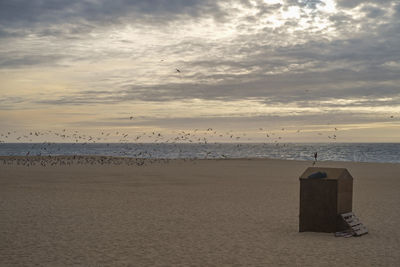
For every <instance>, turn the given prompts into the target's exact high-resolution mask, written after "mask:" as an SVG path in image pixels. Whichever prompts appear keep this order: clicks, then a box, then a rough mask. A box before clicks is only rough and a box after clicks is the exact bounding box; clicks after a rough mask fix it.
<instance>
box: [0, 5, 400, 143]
mask: <svg viewBox="0 0 400 267" xmlns="http://www.w3.org/2000/svg"><path fill="white" fill-rule="evenodd" d="M178 70H179V71H178ZM209 128H212V129H213V131H216V132H218V133H219V132H221V133H222V132H223V133H228V132H230V133H235V134H237V135H240V136H242V139H240V141H243V142H247V141H248V142H268V140H269V139H268V138H267V137H266V135H267V134H268V135H271V134H272V133H276V136H277V135H278V133H279V135H280V137H281V140H280V141H282V142H400V2H399V1H398V0H393V1H391V0H375V1H367V0H366V1H361V0H337V1H334V0H308V1H307V0H213V1H208V0H131V1H128V0H113V1H108V0H54V1H50V0H48V1H46V0H29V1H28V0H26V1H24V0H0V133H6V132H8V131H11V132H15V134H14V136H10V137H9V139H7V140H5V139H4V138H3V139H1V137H0V141H3V142H6V141H7V142H12V141H19V140H17V139H16V138H17V136H18V133H24V134H28V133H29V132H32V131H54V132H57V131H62V130H63V129H66V130H67V131H70V132H74V131H76V132H79V133H86V134H88V135H89V134H90V135H93V136H97V135H100V133H101V132H109V133H111V132H113V133H114V132H116V131H120V132H124V133H125V132H126V133H129V134H130V136H135V135H136V134H139V133H144V132H146V133H147V132H156V133H161V134H162V135H165V136H173V135H176V134H177V133H179V132H182V131H185V132H194V131H198V132H204V133H206V131H207V129H209ZM335 128H336V129H335ZM216 136H218V138H215V140H214V141H216V142H225V141H226V142H229V141H232V138H229V135H226V136H225V135H224V136H222V137H221V136H219V135H216ZM43 138H44V137H43ZM46 138H49V139H51V140H48V141H54V140H55V139H54V138H53V137H50V136H47V137H46ZM115 138H117V137H115ZM53 139H54V140H53ZM116 140H117V139H112V138H111V137H110V140H108V141H110V142H111V141H116ZM142 140H143V139H142ZM25 141H26V140H25ZM33 141H43V140H39V139H35V140H33ZM235 141H238V140H235Z"/></svg>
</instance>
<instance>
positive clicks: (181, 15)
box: [0, 0, 400, 106]
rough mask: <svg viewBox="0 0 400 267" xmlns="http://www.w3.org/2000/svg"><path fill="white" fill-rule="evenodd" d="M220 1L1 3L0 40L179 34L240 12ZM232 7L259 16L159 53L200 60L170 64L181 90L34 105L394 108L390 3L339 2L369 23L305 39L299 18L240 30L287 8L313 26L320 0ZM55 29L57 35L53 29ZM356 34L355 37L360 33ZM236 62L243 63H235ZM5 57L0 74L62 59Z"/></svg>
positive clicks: (162, 86)
mask: <svg viewBox="0 0 400 267" xmlns="http://www.w3.org/2000/svg"><path fill="white" fill-rule="evenodd" d="M222 2H224V3H228V2H229V1H220V2H218V1H200V0H199V1H195V0H192V1H184V0H181V1H178V0H172V1H161V0H152V1H149V0H147V1H145V0H143V1H127V0H114V1H106V0H98V1H77V0H69V1H62V0H58V1H9V2H5V1H1V2H0V25H2V28H0V29H2V30H0V38H1V36H5V37H7V36H11V35H12V34H16V33H18V31H20V32H23V31H26V29H25V28H24V27H27V28H28V29H29V28H30V27H36V28H35V33H36V35H38V36H53V37H58V38H60V39H61V41H63V40H64V39H68V38H78V39H79V38H84V36H85V33H87V32H90V31H92V30H93V28H96V27H100V26H102V25H108V24H112V23H126V22H129V23H131V25H133V26H135V25H139V26H140V25H147V24H149V25H153V24H155V23H156V24H157V23H158V24H160V25H164V24H168V22H170V21H175V20H177V21H179V22H181V23H182V25H184V24H185V23H189V21H190V20H191V19H193V18H200V17H203V16H206V17H212V18H215V19H216V20H217V21H218V23H222V24H223V22H224V21H223V19H221V18H224V16H227V17H229V16H233V15H234V13H235V12H238V11H237V10H235V9H229V8H226V9H222V8H221V6H220V5H219V3H222ZM236 2H241V3H242V4H243V5H244V6H248V7H255V8H256V10H257V11H258V12H256V13H255V15H247V16H246V17H244V18H243V21H240V22H239V24H238V25H235V27H236V29H237V30H243V31H244V32H245V33H244V34H242V35H240V34H238V35H237V36H235V38H232V39H230V40H229V43H222V44H221V43H219V42H218V41H212V40H209V39H205V40H199V39H196V38H195V39H188V38H185V37H186V36H181V37H178V39H179V40H182V41H180V42H179V40H178V41H177V42H176V43H173V44H170V45H165V46H164V47H163V48H162V49H161V51H160V52H161V54H170V55H174V56H175V57H176V58H179V57H180V56H181V55H182V53H186V54H198V55H199V57H198V58H195V59H192V60H191V61H188V60H184V59H182V60H178V61H176V65H179V66H182V74H181V77H180V79H181V81H180V82H174V81H165V82H158V83H156V82H154V83H155V84H154V83H153V85H152V86H144V85H140V84H138V82H137V81H136V80H135V78H132V77H128V76H129V75H125V76H124V75H122V76H121V77H122V78H120V80H118V83H117V82H115V84H112V82H111V85H110V87H112V88H113V90H114V91H113V92H112V93H111V92H107V91H101V90H100V89H99V90H82V91H81V92H79V93H75V94H73V95H65V96H62V97H60V98H56V99H55V98H50V99H46V100H38V101H37V103H40V104H52V105H71V104H72V105H86V104H98V103H106V104H116V103H121V102H126V101H133V100H142V101H172V100H185V99H193V98H197V99H205V100H214V99H221V100H241V99H246V98H258V99H260V102H263V103H266V104H271V103H285V104H287V103H291V102H296V103H299V104H300V105H302V106H307V105H311V104H312V102H313V101H316V100H329V99H337V98H339V99H352V98H362V97H371V101H370V102H368V104H369V105H371V106H379V105H382V102H380V101H374V98H376V99H377V98H380V97H390V98H393V100H391V102H390V104H391V105H395V104H400V103H399V98H398V96H399V94H400V88H399V86H398V84H399V70H398V69H395V68H394V69H388V68H387V67H385V64H386V63H387V62H400V46H399V45H398V44H399V43H400V27H399V25H400V24H399V19H398V18H399V14H400V4H397V5H396V6H395V10H394V11H395V12H397V13H396V14H395V16H393V17H389V16H388V15H387V14H388V13H390V12H388V11H389V9H390V8H391V6H390V4H391V3H396V1H386V0H381V1H356V0H346V1H338V4H339V7H341V8H346V9H347V8H354V7H357V6H361V5H362V8H361V12H362V13H363V14H364V15H365V17H361V18H357V19H356V18H354V17H353V16H352V15H351V14H350V13H346V12H340V11H339V12H337V13H336V14H334V15H331V16H330V17H329V20H330V21H331V22H334V24H333V26H332V27H333V28H334V30H335V31H336V33H337V35H336V36H335V37H331V36H329V34H328V33H325V32H323V31H321V32H319V33H317V34H315V33H311V32H308V31H307V30H305V31H302V32H301V31H298V30H295V31H292V32H289V30H291V29H294V28H295V27H296V26H297V25H298V23H299V21H298V20H297V19H288V20H286V23H284V24H283V25H282V26H280V27H276V28H269V27H265V28H264V29H261V30H259V31H257V32H255V33H252V32H250V31H246V30H247V29H248V27H250V26H251V25H257V24H258V21H259V20H260V16H266V17H268V16H269V14H271V13H272V12H274V11H276V10H279V9H288V7H289V6H292V5H294V6H299V7H301V8H306V9H312V10H314V11H313V12H314V13H313V14H312V15H311V16H310V17H309V18H308V19H309V21H310V23H312V22H314V21H315V17H316V16H317V15H318V14H317V12H318V11H317V7H318V5H323V3H322V2H321V1H317V0H314V1H312V0H309V1H306V0H305V1H300V0H288V1H285V3H284V4H283V5H281V4H276V5H267V4H265V3H264V2H262V1H255V2H250V1H245V0H243V1H236ZM375 4H379V6H378V7H377V6H375ZM322 15H323V16H328V15H326V14H322ZM302 16H305V15H304V14H302ZM377 22H379V23H377ZM57 24H60V25H61V24H62V25H63V26H62V27H54V25H56V26H57ZM249 25H250V26H249ZM50 26H51V27H50ZM356 26H359V28H360V29H361V30H359V31H358V32H357V31H356V28H357V27H356ZM298 40H299V42H297V41H298ZM274 41H276V42H274ZM213 49H215V50H217V51H218V53H215V54H218V56H211V57H202V56H201V55H205V54H207V53H208V52H209V51H210V50H213ZM182 51H183V52H182ZM147 52H148V51H145V52H144V54H146V53H147ZM118 53H121V54H118ZM236 55H241V58H240V59H238V58H237V57H235V56H236ZM1 56H2V57H1V58H0V67H3V68H7V67H9V68H16V67H21V66H31V65H35V64H36V65H46V64H47V65H49V64H57V63H58V62H59V61H61V60H62V59H63V55H57V54H45V53H39V54H37V55H36V54H35V55H19V54H18V53H15V54H12V56H11V57H10V54H3V55H1ZM85 56H87V57H88V58H90V57H91V59H92V60H97V59H98V58H105V57H106V56H108V57H109V58H113V57H115V58H121V57H124V56H125V54H123V53H122V52H115V54H112V53H111V52H109V54H102V53H100V54H95V53H93V54H90V55H82V57H85ZM171 68H172V70H174V69H175V67H171ZM220 69H223V71H220ZM105 78H107V77H105ZM121 84H123V85H121ZM363 103H366V102H363ZM383 104H385V103H383ZM386 104H387V103H386Z"/></svg>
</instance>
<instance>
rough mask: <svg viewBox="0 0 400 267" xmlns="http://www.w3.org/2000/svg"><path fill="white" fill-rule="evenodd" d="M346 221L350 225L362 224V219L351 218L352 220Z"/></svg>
mask: <svg viewBox="0 0 400 267" xmlns="http://www.w3.org/2000/svg"><path fill="white" fill-rule="evenodd" d="M346 223H347V224H348V225H350V226H352V227H353V226H356V225H358V224H361V222H360V220H359V219H357V218H356V219H353V220H351V221H346Z"/></svg>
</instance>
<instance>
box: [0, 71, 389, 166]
mask: <svg viewBox="0 0 400 267" xmlns="http://www.w3.org/2000/svg"><path fill="white" fill-rule="evenodd" d="M177 71H179V70H178V69H177ZM390 118H394V116H390ZM128 119H129V120H133V119H134V116H129V117H128ZM329 127H330V128H329V130H327V129H328V128H326V130H324V131H323V132H317V133H316V134H317V135H318V136H321V137H324V136H325V137H326V138H327V139H328V140H331V141H336V140H337V139H338V132H339V129H338V127H333V126H329ZM304 131H306V130H301V129H293V128H291V129H287V128H281V129H280V130H275V131H268V130H267V129H266V128H258V129H255V131H253V132H252V134H254V133H255V134H257V135H258V136H262V138H264V141H263V142H261V143H262V144H264V145H266V144H274V145H276V146H286V145H287V144H285V142H284V141H285V134H286V133H288V132H290V133H291V134H298V135H300V134H301V133H303V132H304ZM43 140H54V141H53V142H47V141H43ZM258 140H259V139H258ZM15 142H16V143H22V144H24V145H26V148H27V151H26V152H25V153H26V154H25V156H23V157H21V156H19V157H18V156H13V157H4V156H3V157H1V158H0V159H1V160H0V163H1V162H3V164H13V163H16V164H18V165H25V166H31V165H39V166H54V165H71V164H72V163H75V164H92V165H93V164H100V165H104V164H114V165H121V164H125V165H136V166H144V165H146V164H148V163H153V162H156V161H157V162H168V161H169V159H160V158H158V157H157V156H156V154H157V153H156V151H154V147H153V150H152V151H150V150H149V148H148V147H147V148H146V147H143V148H144V149H143V150H140V148H139V150H137V149H138V148H136V149H135V151H134V153H132V152H133V151H132V149H133V148H132V144H146V143H149V144H169V145H171V146H172V148H173V149H175V150H178V151H179V152H182V151H181V148H179V144H208V143H210V144H221V143H224V142H225V143H226V142H228V143H234V145H235V147H236V149H238V150H240V149H241V146H242V144H243V143H246V142H247V143H251V142H252V139H251V138H249V137H248V136H247V133H237V132H234V131H233V130H229V131H220V130H216V129H214V128H207V129H192V130H181V131H176V132H174V134H163V133H161V132H157V131H151V132H141V133H135V134H133V133H130V132H126V131H120V130H102V131H99V132H98V133H96V134H84V133H81V132H80V131H78V130H70V129H61V130H58V131H57V130H45V131H29V132H23V133H21V132H19V131H17V130H12V131H11V130H10V131H5V132H0V145H1V143H15ZM59 143H73V144H79V145H80V146H82V147H84V146H85V145H90V144H95V143H101V144H106V146H109V145H110V144H113V143H119V144H121V147H120V148H121V149H120V151H119V155H118V156H116V157H105V156H81V155H73V156H65V155H63V151H61V149H62V146H60V145H59ZM257 143H260V142H257ZM174 146H175V147H174ZM0 148H1V146H0ZM114 149H115V147H114ZM204 149H206V151H204V153H203V155H204V159H207V158H228V156H227V155H224V154H219V155H218V154H217V152H216V151H212V147H205V148H204ZM207 149H208V150H207ZM127 151H128V152H129V153H127ZM114 154H115V153H114ZM312 156H313V155H310V158H312ZM187 160H190V159H187ZM316 161H317V152H315V153H314V163H313V164H315V163H316Z"/></svg>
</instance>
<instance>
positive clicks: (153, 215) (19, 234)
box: [0, 157, 400, 266]
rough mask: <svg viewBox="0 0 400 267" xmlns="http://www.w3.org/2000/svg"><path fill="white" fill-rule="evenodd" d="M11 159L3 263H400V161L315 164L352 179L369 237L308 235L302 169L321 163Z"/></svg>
mask: <svg viewBox="0 0 400 267" xmlns="http://www.w3.org/2000/svg"><path fill="white" fill-rule="evenodd" d="M4 159H7V158H4V157H2V158H0V265H1V266H13V265H18V266H21V265H22V266H30V265H41V266H70V265H81V266H126V265H132V266H277V265H283V266H398V264H399V262H400V252H399V251H400V227H399V226H400V225H399V223H400V212H399V207H400V193H399V192H400V164H381V163H344V162H319V163H317V166H329V167H341V168H343V167H344V168H347V169H348V170H349V172H350V173H351V174H352V175H353V177H354V192H353V211H354V212H355V214H356V215H357V216H358V217H359V218H360V219H361V221H362V222H363V223H364V225H366V226H367V228H368V230H369V234H367V235H365V236H362V237H351V238H339V237H334V235H333V234H330V233H310V232H307V233H299V232H298V215H299V180H298V177H299V176H300V175H301V173H302V172H303V171H304V170H305V169H306V168H307V167H309V166H311V162H306V161H284V160H269V159H265V160H264V159H263V160H261V159H243V160H195V161H183V160H173V161H169V162H153V163H148V162H144V164H142V165H141V163H139V164H129V165H128V164H126V162H125V163H124V162H122V161H123V160H119V161H120V162H121V164H120V165H116V164H113V163H112V162H113V160H110V159H104V161H107V163H105V164H103V165H100V163H99V162H100V161H96V162H95V163H93V162H92V161H90V160H88V161H82V162H81V164H78V163H76V162H72V163H70V164H65V165H61V166H60V165H59V164H54V165H53V166H51V165H50V164H47V165H46V166H45V167H44V166H41V165H40V164H36V165H34V166H32V165H30V166H29V167H27V166H26V165H17V164H16V161H13V164H11V163H10V161H7V162H8V163H10V164H6V165H5V164H4V163H3V160H4ZM8 159H9V158H8ZM61 160H62V159H61ZM66 161H67V160H66ZM21 162H22V161H21ZM129 162H131V161H129ZM21 164H22V163H21Z"/></svg>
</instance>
